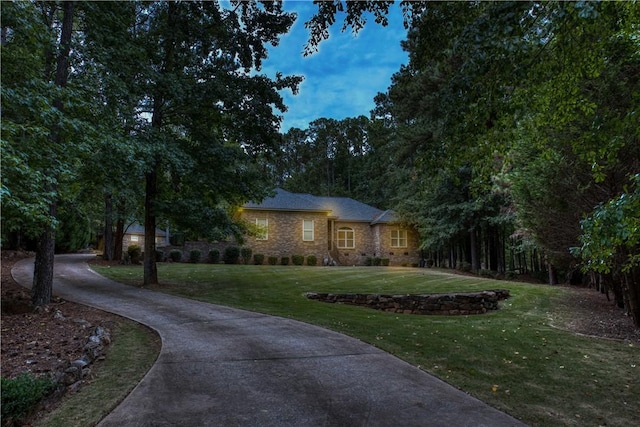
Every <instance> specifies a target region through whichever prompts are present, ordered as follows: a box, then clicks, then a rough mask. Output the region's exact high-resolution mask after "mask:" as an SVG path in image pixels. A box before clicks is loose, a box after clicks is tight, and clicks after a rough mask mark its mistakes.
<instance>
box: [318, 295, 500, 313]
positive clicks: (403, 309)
mask: <svg viewBox="0 0 640 427" xmlns="http://www.w3.org/2000/svg"><path fill="white" fill-rule="evenodd" d="M509 296H510V295H509V291H508V290H507V289H495V290H489V291H481V292H464V293H455V294H425V295H379V294H329V293H317V292H308V293H307V294H306V297H307V298H309V299H313V300H318V301H323V302H330V303H341V304H351V305H361V306H365V307H369V308H373V309H376V310H382V311H388V312H392V313H404V314H429V315H445V316H447V315H448V316H456V315H467V314H483V313H486V312H487V311H489V310H497V309H498V302H499V301H500V300H503V299H507V298H509Z"/></svg>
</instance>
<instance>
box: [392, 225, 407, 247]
mask: <svg viewBox="0 0 640 427" xmlns="http://www.w3.org/2000/svg"><path fill="white" fill-rule="evenodd" d="M391 247H392V248H406V247H407V230H399V229H396V230H391Z"/></svg>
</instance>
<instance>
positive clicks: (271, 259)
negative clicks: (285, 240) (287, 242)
mask: <svg viewBox="0 0 640 427" xmlns="http://www.w3.org/2000/svg"><path fill="white" fill-rule="evenodd" d="M267 261H268V262H269V265H276V264H277V263H278V257H277V256H270V257H269V259H268V260H267Z"/></svg>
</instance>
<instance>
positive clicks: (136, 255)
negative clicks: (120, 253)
mask: <svg viewBox="0 0 640 427" xmlns="http://www.w3.org/2000/svg"><path fill="white" fill-rule="evenodd" d="M127 254H129V259H130V260H131V264H140V260H141V259H142V249H141V248H140V246H138V245H131V246H129V247H128V248H127Z"/></svg>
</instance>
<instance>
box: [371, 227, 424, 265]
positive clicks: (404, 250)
mask: <svg viewBox="0 0 640 427" xmlns="http://www.w3.org/2000/svg"><path fill="white" fill-rule="evenodd" d="M373 227H374V229H375V234H376V242H377V245H378V246H377V247H376V252H377V253H378V254H379V255H376V256H379V257H380V258H389V265H403V264H405V265H408V266H410V265H412V264H418V263H419V262H420V258H421V253H420V249H419V248H420V239H419V236H418V233H417V231H416V230H414V229H410V228H404V227H401V226H398V225H394V224H376V225H374V226H373ZM398 229H400V230H407V246H406V247H392V246H391V231H392V230H398Z"/></svg>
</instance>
